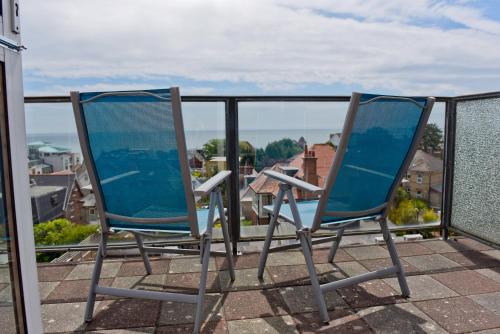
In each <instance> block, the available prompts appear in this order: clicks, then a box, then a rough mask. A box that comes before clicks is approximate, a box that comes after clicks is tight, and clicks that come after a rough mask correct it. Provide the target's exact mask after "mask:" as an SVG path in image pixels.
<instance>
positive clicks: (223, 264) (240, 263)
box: [215, 253, 260, 270]
mask: <svg viewBox="0 0 500 334" xmlns="http://www.w3.org/2000/svg"><path fill="white" fill-rule="evenodd" d="M259 256H260V254H258V253H249V254H243V255H238V256H233V262H234V268H235V269H247V268H257V266H258V264H259ZM215 260H216V263H217V268H218V269H219V270H227V269H229V268H228V266H227V259H226V257H225V256H218V257H216V258H215Z"/></svg>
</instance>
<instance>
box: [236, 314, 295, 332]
mask: <svg viewBox="0 0 500 334" xmlns="http://www.w3.org/2000/svg"><path fill="white" fill-rule="evenodd" d="M228 329H229V334H282V333H290V334H292V333H297V334H298V333H299V332H298V331H297V329H296V327H295V323H294V321H293V319H292V317H291V316H289V315H288V316H283V317H266V318H257V319H245V320H233V321H229V322H228Z"/></svg>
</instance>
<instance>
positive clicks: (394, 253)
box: [379, 219, 410, 297]
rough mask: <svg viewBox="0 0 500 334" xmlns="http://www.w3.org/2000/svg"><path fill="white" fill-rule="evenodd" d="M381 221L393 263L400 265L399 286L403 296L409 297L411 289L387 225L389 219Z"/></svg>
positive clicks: (398, 273)
mask: <svg viewBox="0 0 500 334" xmlns="http://www.w3.org/2000/svg"><path fill="white" fill-rule="evenodd" d="M379 223H380V227H381V229H382V234H383V236H384V240H385V242H386V244H387V250H388V251H389V254H390V255H391V260H392V264H393V265H394V266H396V267H398V272H397V275H398V282H399V287H400V288H401V294H402V296H403V297H409V296H410V289H409V288H408V283H407V282H406V277H405V273H404V270H403V266H402V265H401V261H400V260H399V256H398V252H397V251H396V247H395V246H394V241H393V240H392V238H391V233H390V231H389V228H388V227H387V220H386V219H382V220H380V222H379Z"/></svg>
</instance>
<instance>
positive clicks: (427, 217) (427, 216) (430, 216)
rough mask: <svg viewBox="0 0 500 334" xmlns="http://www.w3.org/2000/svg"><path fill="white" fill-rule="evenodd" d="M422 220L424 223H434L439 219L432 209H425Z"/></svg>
mask: <svg viewBox="0 0 500 334" xmlns="http://www.w3.org/2000/svg"><path fill="white" fill-rule="evenodd" d="M422 219H423V220H424V223H430V222H435V221H436V220H438V219H439V217H438V215H437V213H436V212H434V210H432V209H427V210H425V211H424V214H423V215H422Z"/></svg>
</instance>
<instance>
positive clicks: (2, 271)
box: [0, 267, 11, 284]
mask: <svg viewBox="0 0 500 334" xmlns="http://www.w3.org/2000/svg"><path fill="white" fill-rule="evenodd" d="M10 282H11V279H10V272H9V268H6V267H4V268H0V283H4V284H10Z"/></svg>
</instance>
